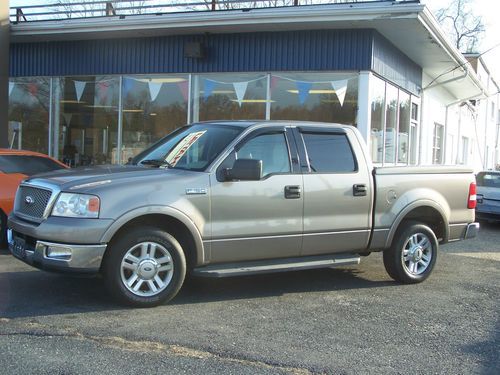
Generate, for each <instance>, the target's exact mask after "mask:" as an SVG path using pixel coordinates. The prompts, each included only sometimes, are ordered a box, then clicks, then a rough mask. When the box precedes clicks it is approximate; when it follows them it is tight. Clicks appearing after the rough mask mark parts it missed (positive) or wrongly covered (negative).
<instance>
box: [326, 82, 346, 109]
mask: <svg viewBox="0 0 500 375" xmlns="http://www.w3.org/2000/svg"><path fill="white" fill-rule="evenodd" d="M348 82H349V80H348V79H343V80H341V81H332V82H330V83H331V84H332V87H333V89H334V90H335V94H336V95H337V98H338V99H339V102H340V106H341V107H342V106H343V105H344V99H345V94H346V92H347V83H348Z"/></svg>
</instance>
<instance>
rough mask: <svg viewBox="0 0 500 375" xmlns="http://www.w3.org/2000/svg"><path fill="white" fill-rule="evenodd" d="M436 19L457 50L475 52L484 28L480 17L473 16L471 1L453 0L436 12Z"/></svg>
mask: <svg viewBox="0 0 500 375" xmlns="http://www.w3.org/2000/svg"><path fill="white" fill-rule="evenodd" d="M436 18H437V19H438V21H439V22H440V23H441V25H442V26H443V27H444V28H445V30H447V31H448V32H449V33H450V34H451V37H452V38H453V41H454V42H455V46H456V47H457V49H458V50H460V51H462V52H476V49H477V47H478V45H479V43H480V41H481V38H482V36H483V34H484V32H485V28H484V24H483V20H482V19H481V17H479V16H476V15H475V14H474V11H473V9H472V1H471V0H453V1H452V2H451V3H450V5H449V6H448V7H447V8H442V9H439V10H438V11H437V13H436Z"/></svg>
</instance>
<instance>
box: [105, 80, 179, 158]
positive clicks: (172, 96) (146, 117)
mask: <svg viewBox="0 0 500 375" xmlns="http://www.w3.org/2000/svg"><path fill="white" fill-rule="evenodd" d="M188 90H189V76H188V75H171V76H152V77H144V76H125V77H123V82H122V98H123V104H122V107H123V108H122V121H123V132H122V141H121V145H122V146H121V153H120V155H121V156H120V157H118V155H117V149H114V150H113V153H114V154H113V158H112V160H113V162H117V163H121V164H123V163H126V162H127V161H128V160H129V158H132V157H134V156H135V155H137V154H138V153H139V152H141V151H142V150H144V149H145V148H146V147H148V146H150V145H151V144H153V143H154V142H156V141H158V140H159V139H160V138H162V137H163V136H165V135H167V134H168V133H171V132H172V131H173V130H175V129H177V128H178V127H180V126H182V125H185V124H187V123H188V118H187V113H188V92H189V91H188Z"/></svg>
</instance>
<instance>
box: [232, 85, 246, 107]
mask: <svg viewBox="0 0 500 375" xmlns="http://www.w3.org/2000/svg"><path fill="white" fill-rule="evenodd" d="M247 86H248V82H234V83H233V87H234V91H235V92H236V98H237V99H238V104H239V105H240V107H241V103H243V98H244V97H245V93H246V92H247Z"/></svg>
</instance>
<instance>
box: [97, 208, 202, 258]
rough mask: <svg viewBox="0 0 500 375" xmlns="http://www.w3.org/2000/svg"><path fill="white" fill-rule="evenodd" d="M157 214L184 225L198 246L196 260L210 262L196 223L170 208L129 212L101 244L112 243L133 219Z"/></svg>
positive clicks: (140, 209)
mask: <svg viewBox="0 0 500 375" xmlns="http://www.w3.org/2000/svg"><path fill="white" fill-rule="evenodd" d="M155 214H156V215H165V216H169V217H172V218H174V219H177V220H179V221H180V222H181V223H182V224H184V225H185V226H186V227H187V228H188V230H189V232H190V233H191V235H192V236H193V239H194V243H195V246H196V258H197V259H198V260H199V261H201V262H202V263H206V262H207V261H208V255H209V254H207V253H206V251H205V248H204V246H203V241H202V238H201V234H200V231H199V230H198V228H197V227H196V225H195V224H194V222H193V221H192V220H191V219H190V218H189V217H188V216H187V215H186V214H184V213H183V212H182V211H179V210H178V209H176V208H173V207H169V206H144V207H139V208H135V209H133V210H131V211H128V212H127V213H125V214H124V215H122V216H120V217H119V218H118V219H117V220H116V221H115V222H113V224H112V225H111V226H110V227H109V228H108V229H107V230H106V232H105V233H104V234H103V236H102V238H101V243H108V242H109V241H111V239H112V238H113V236H114V235H115V234H116V233H117V232H118V231H119V230H120V228H122V227H123V226H124V225H125V224H127V223H128V222H130V221H132V220H133V219H136V218H138V217H140V216H145V215H155Z"/></svg>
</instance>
